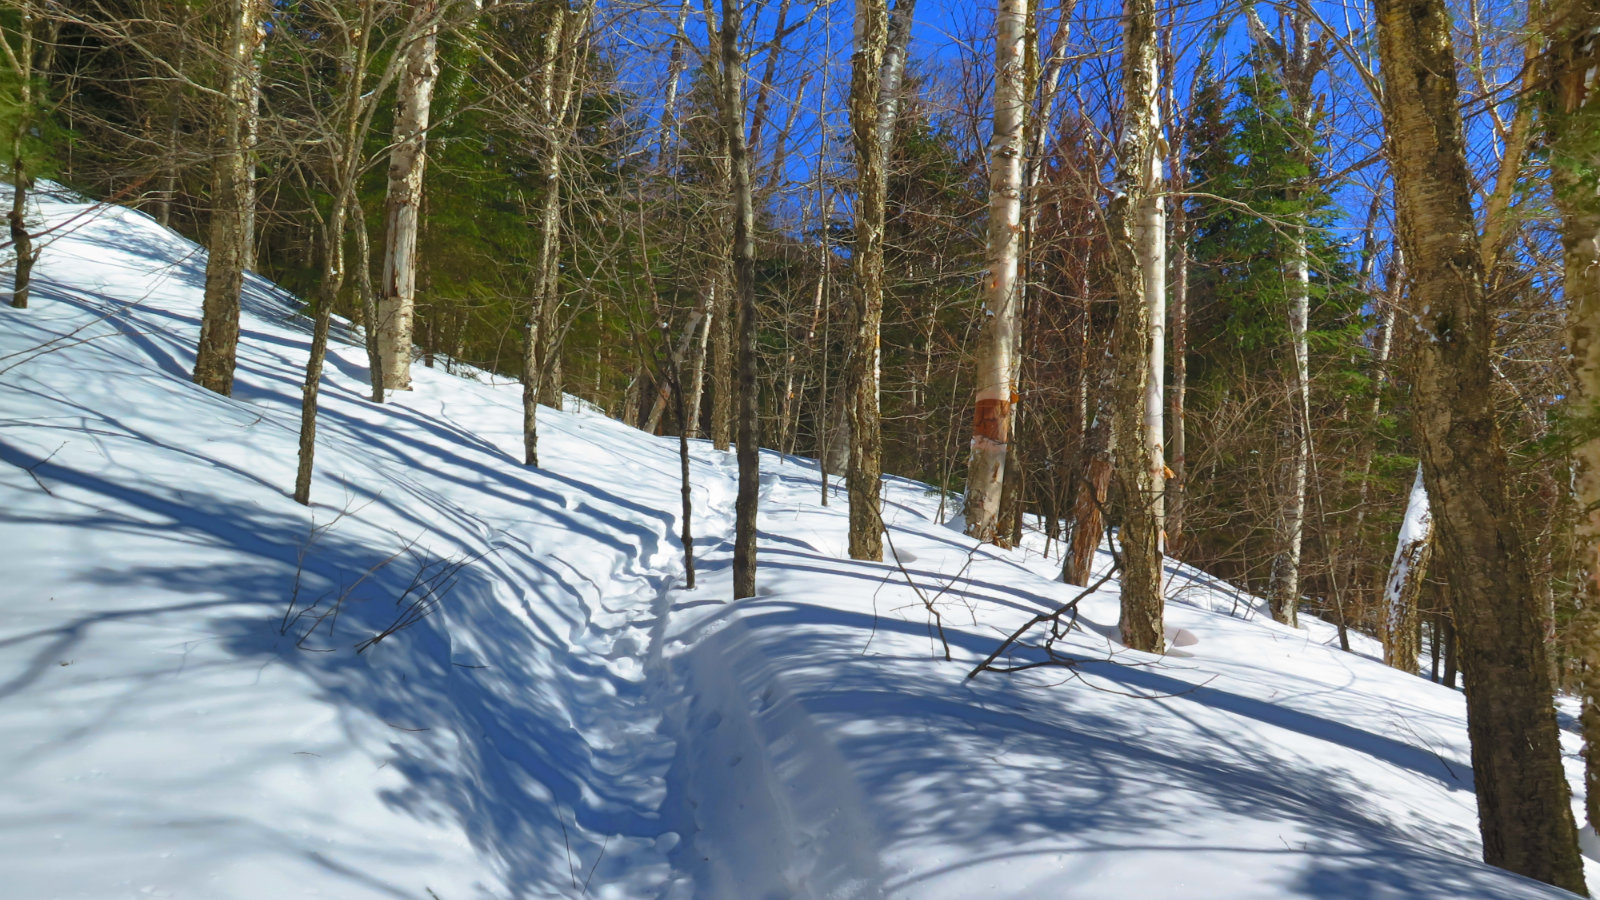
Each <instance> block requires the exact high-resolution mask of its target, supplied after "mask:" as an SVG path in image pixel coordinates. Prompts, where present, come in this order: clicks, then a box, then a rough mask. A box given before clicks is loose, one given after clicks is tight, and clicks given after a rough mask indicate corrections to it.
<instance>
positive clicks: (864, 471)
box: [846, 0, 889, 561]
mask: <svg viewBox="0 0 1600 900" xmlns="http://www.w3.org/2000/svg"><path fill="white" fill-rule="evenodd" d="M855 30H856V46H855V53H854V55H853V57H852V59H851V66H850V68H851V79H850V135H851V142H852V145H853V147H854V149H855V160H856V209H855V245H854V246H853V247H852V248H851V252H850V262H851V268H853V269H854V270H855V279H854V280H853V282H852V284H851V292H850V296H851V299H852V300H853V301H854V303H853V305H854V306H855V328H856V330H855V340H854V347H853V349H852V350H851V353H850V362H851V367H850V379H849V390H850V399H849V401H848V409H849V415H850V462H849V474H848V476H847V481H846V487H847V489H848V491H849V498H850V532H849V535H850V538H849V549H850V558H851V559H869V560H875V561H876V560H882V559H883V535H882V530H881V529H882V527H883V526H882V521H881V517H880V513H879V510H878V492H879V489H880V487H881V482H882V475H883V460H882V453H883V439H882V432H881V429H880V425H881V423H880V422H879V413H878V375H879V372H878V364H879V353H880V351H879V346H878V340H879V334H878V330H879V323H880V321H881V320H882V318H883V219H884V203H885V197H886V193H885V186H884V177H885V172H884V171H883V165H884V162H885V159H886V156H885V154H884V153H883V148H882V142H883V141H884V140H885V139H886V137H887V136H886V135H885V134H884V133H883V132H882V131H881V130H880V129H879V127H878V112H879V108H880V106H881V105H882V100H883V98H882V97H881V93H882V90H883V80H884V78H883V76H884V54H885V52H886V49H887V44H888V40H889V4H888V0H859V2H858V3H857V4H856V29H855Z"/></svg>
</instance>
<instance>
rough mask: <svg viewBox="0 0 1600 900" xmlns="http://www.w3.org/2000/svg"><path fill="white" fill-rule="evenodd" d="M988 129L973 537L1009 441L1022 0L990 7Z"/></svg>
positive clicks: (990, 502) (998, 482)
mask: <svg viewBox="0 0 1600 900" xmlns="http://www.w3.org/2000/svg"><path fill="white" fill-rule="evenodd" d="M994 27H995V48H994V49H995V80H994V131H993V136H992V137H991V138H990V139H989V237H988V256H989V270H988V273H987V274H986V276H985V278H984V281H983V304H984V321H983V330H982V332H981V333H980V335H979V337H978V351H977V352H978V356H977V362H976V370H977V403H976V405H975V406H974V408H973V413H972V455H971V457H970V459H969V462H968V465H967V498H966V513H965V515H966V532H967V534H968V535H971V536H972V537H975V538H977V539H978V540H980V541H993V540H995V537H996V534H997V524H998V521H997V520H998V517H999V513H1000V495H1001V492H1002V488H1003V483H1004V480H1005V465H1006V450H1007V447H1008V445H1009V443H1010V441H1011V421H1012V405H1013V404H1014V403H1015V402H1016V389H1015V384H1014V382H1013V377H1014V375H1015V366H1014V364H1013V361H1012V357H1013V354H1014V353H1015V352H1016V328H1017V300H1018V282H1017V271H1018V261H1019V259H1020V257H1021V247H1022V177H1023V163H1024V157H1025V156H1026V151H1025V148H1024V133H1023V132H1024V128H1023V126H1024V123H1025V121H1026V112H1027V104H1028V98H1027V91H1026V78H1025V59H1024V44H1025V35H1026V32H1027V30H1028V4H1027V0H998V2H997V4H996V8H995V25H994Z"/></svg>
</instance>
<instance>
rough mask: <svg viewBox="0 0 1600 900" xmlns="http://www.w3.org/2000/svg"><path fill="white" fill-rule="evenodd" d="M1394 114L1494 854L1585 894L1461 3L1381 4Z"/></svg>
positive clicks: (1442, 511) (1487, 855)
mask: <svg viewBox="0 0 1600 900" xmlns="http://www.w3.org/2000/svg"><path fill="white" fill-rule="evenodd" d="M1374 9H1375V11H1376V13H1377V24H1378V52H1379V57H1380V59H1381V61H1382V72H1383V87H1384V93H1383V97H1384V102H1383V118H1384V123H1385V126H1386V130H1387V131H1388V136H1389V141H1390V145H1389V146H1390V152H1389V157H1390V167H1391V171H1392V174H1393V178H1394V184H1395V197H1396V203H1397V207H1398V211H1399V219H1400V227H1399V232H1400V238H1401V245H1402V246H1403V247H1404V250H1405V257H1406V265H1407V268H1408V269H1409V271H1410V275H1411V286H1412V289H1411V307H1412V315H1413V316H1414V317H1415V322H1416V327H1417V328H1418V330H1419V332H1420V333H1419V335H1418V337H1419V339H1418V340H1417V341H1416V345H1417V348H1416V351H1415V353H1414V354H1413V355H1412V361H1411V362H1412V366H1411V368H1412V384H1413V406H1414V415H1415V419H1416V427H1417V432H1418V436H1419V443H1420V445H1421V451H1422V453H1421V456H1422V472H1423V480H1424V483H1425V485H1426V488H1427V491H1428V497H1429V499H1430V501H1431V503H1432V508H1433V516H1434V527H1435V529H1436V530H1437V535H1438V546H1437V550H1436V553H1437V554H1438V557H1439V560H1440V562H1441V564H1442V566H1443V568H1444V570H1445V572H1446V574H1447V576H1448V582H1449V586H1450V598H1451V604H1452V606H1453V608H1454V610H1455V614H1456V627H1457V635H1458V640H1459V642H1460V644H1459V646H1460V653H1461V657H1462V662H1463V665H1462V669H1463V671H1464V673H1465V675H1466V693H1467V731H1468V735H1469V737H1470V738H1471V741H1472V771H1473V780H1474V783H1475V786H1476V791H1477V798H1478V822H1479V829H1480V831H1481V833H1482V837H1483V854H1484V860H1485V861H1486V862H1488V863H1490V864H1491V865H1496V866H1501V867H1503V868H1506V869H1510V870H1512V871H1514V872H1518V873H1521V874H1523V875H1526V876H1528V877H1530V878H1535V879H1538V880H1540V881H1545V882H1549V883H1551V884H1554V885H1557V886H1560V887H1564V888H1566V889H1568V890H1571V891H1574V892H1576V893H1579V894H1583V893H1586V891H1585V889H1584V878H1583V866H1582V862H1581V858H1580V857H1579V855H1578V846H1577V830H1576V828H1575V827H1574V825H1573V820H1572V809H1571V806H1570V805H1569V796H1568V788H1567V782H1566V778H1565V776H1564V774H1563V772H1562V765H1561V747H1560V742H1559V737H1558V735H1559V733H1558V730H1557V726H1556V715H1555V708H1554V706H1553V705H1552V703H1551V682H1550V668H1549V665H1548V662H1547V659H1546V652H1547V651H1546V648H1545V643H1544V629H1543V625H1542V615H1541V610H1540V608H1539V603H1538V600H1537V598H1536V597H1535V594H1534V590H1533V585H1532V579H1531V576H1530V573H1529V565H1528V559H1527V555H1526V550H1525V548H1524V546H1523V541H1522V538H1521V535H1520V534H1519V533H1518V531H1517V529H1516V527H1515V520H1514V517H1513V510H1512V508H1511V501H1510V498H1509V495H1508V491H1507V469H1506V454H1505V449H1504V447H1503V445H1502V443H1501V436H1500V429H1499V425H1498V422H1497V420H1496V416H1495V408H1494V396H1493V393H1492V391H1491V384H1490V377H1491V373H1492V371H1493V366H1492V347H1491V344H1492V341H1493V315H1492V313H1493V311H1492V310H1491V309H1490V305H1489V298H1488V295H1487V292H1486V290H1485V275H1484V271H1483V258H1482V255H1481V253H1480V251H1479V244H1478V234H1477V229H1476V227H1475V223H1474V221H1473V213H1472V179H1471V176H1470V174H1469V172H1468V170H1467V162H1466V150H1465V137H1464V134H1463V128H1462V121H1461V112H1460V109H1459V107H1458V105H1457V104H1458V98H1459V96H1460V93H1459V88H1458V85H1457V80H1456V60H1455V51H1454V48H1453V46H1452V44H1451V22H1450V14H1449V12H1448V11H1447V10H1446V8H1445V4H1444V2H1443V0H1376V2H1375V3H1374Z"/></svg>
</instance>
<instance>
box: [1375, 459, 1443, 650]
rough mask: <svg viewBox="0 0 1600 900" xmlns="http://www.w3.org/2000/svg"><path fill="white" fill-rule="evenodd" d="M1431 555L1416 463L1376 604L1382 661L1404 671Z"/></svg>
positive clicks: (1425, 495) (1430, 533)
mask: <svg viewBox="0 0 1600 900" xmlns="http://www.w3.org/2000/svg"><path fill="white" fill-rule="evenodd" d="M1432 556H1433V515H1432V513H1431V512H1430V511H1429V509H1428V489H1427V487H1426V486H1424V484H1423V481H1422V467H1421V466H1420V465H1419V466H1417V477H1416V479H1415V481H1413V483H1412V485H1411V493H1410V495H1409V496H1408V497H1407V499H1406V514H1405V518H1404V519H1403V520H1402V521H1401V523H1400V535H1399V537H1398V538H1397V539H1396V541H1395V547H1394V561H1393V562H1391V563H1390V564H1389V578H1388V580H1387V581H1386V582H1385V583H1384V588H1383V600H1382V603H1381V604H1380V605H1379V608H1380V609H1382V610H1383V633H1382V634H1383V661H1384V662H1385V663H1387V664H1389V665H1391V666H1394V667H1395V668H1396V669H1400V670H1402V671H1405V672H1411V673H1415V672H1416V671H1417V653H1418V647H1417V642H1416V636H1417V622H1418V621H1419V620H1420V619H1419V615H1420V614H1419V612H1418V608H1419V606H1420V604H1419V603H1418V602H1417V601H1418V599H1419V598H1420V597H1421V596H1422V584H1423V581H1424V580H1425V579H1426V578H1427V577H1428V562H1429V560H1430V558H1431V557H1432Z"/></svg>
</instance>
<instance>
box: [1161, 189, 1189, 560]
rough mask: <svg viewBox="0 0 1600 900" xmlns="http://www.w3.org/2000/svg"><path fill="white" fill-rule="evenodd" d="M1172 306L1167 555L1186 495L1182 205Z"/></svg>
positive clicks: (1176, 221)
mask: <svg viewBox="0 0 1600 900" xmlns="http://www.w3.org/2000/svg"><path fill="white" fill-rule="evenodd" d="M1181 168H1182V164H1181V162H1180V163H1179V164H1178V165H1175V166H1173V172H1172V177H1173V189H1174V190H1175V191H1181V190H1183V187H1184V183H1183V177H1182V176H1181V175H1180V174H1179V172H1180V170H1181ZM1172 220H1173V222H1172V246H1173V249H1174V251H1175V252H1174V254H1173V258H1172V304H1171V308H1170V309H1169V310H1168V313H1169V315H1170V320H1171V323H1172V383H1171V384H1170V385H1168V391H1167V422H1168V424H1169V425H1170V426H1171V431H1172V435H1171V438H1170V440H1169V441H1168V449H1169V452H1168V454H1167V457H1168V458H1169V459H1170V460H1171V469H1172V475H1171V476H1170V477H1169V478H1168V479H1167V483H1166V494H1167V496H1166V501H1167V504H1166V531H1167V553H1168V555H1170V556H1174V557H1177V556H1181V555H1182V554H1183V526H1184V514H1185V512H1186V511H1187V510H1186V509H1185V506H1186V503H1187V500H1188V495H1189V487H1188V481H1187V479H1188V477H1189V476H1188V472H1189V458H1188V427H1187V424H1188V423H1187V421H1186V419H1185V400H1186V397H1185V395H1186V394H1187V392H1188V388H1189V360H1188V353H1189V222H1188V216H1187V212H1186V210H1185V208H1184V205H1183V202H1182V201H1181V200H1180V201H1179V202H1177V203H1174V204H1173V206H1172Z"/></svg>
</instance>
